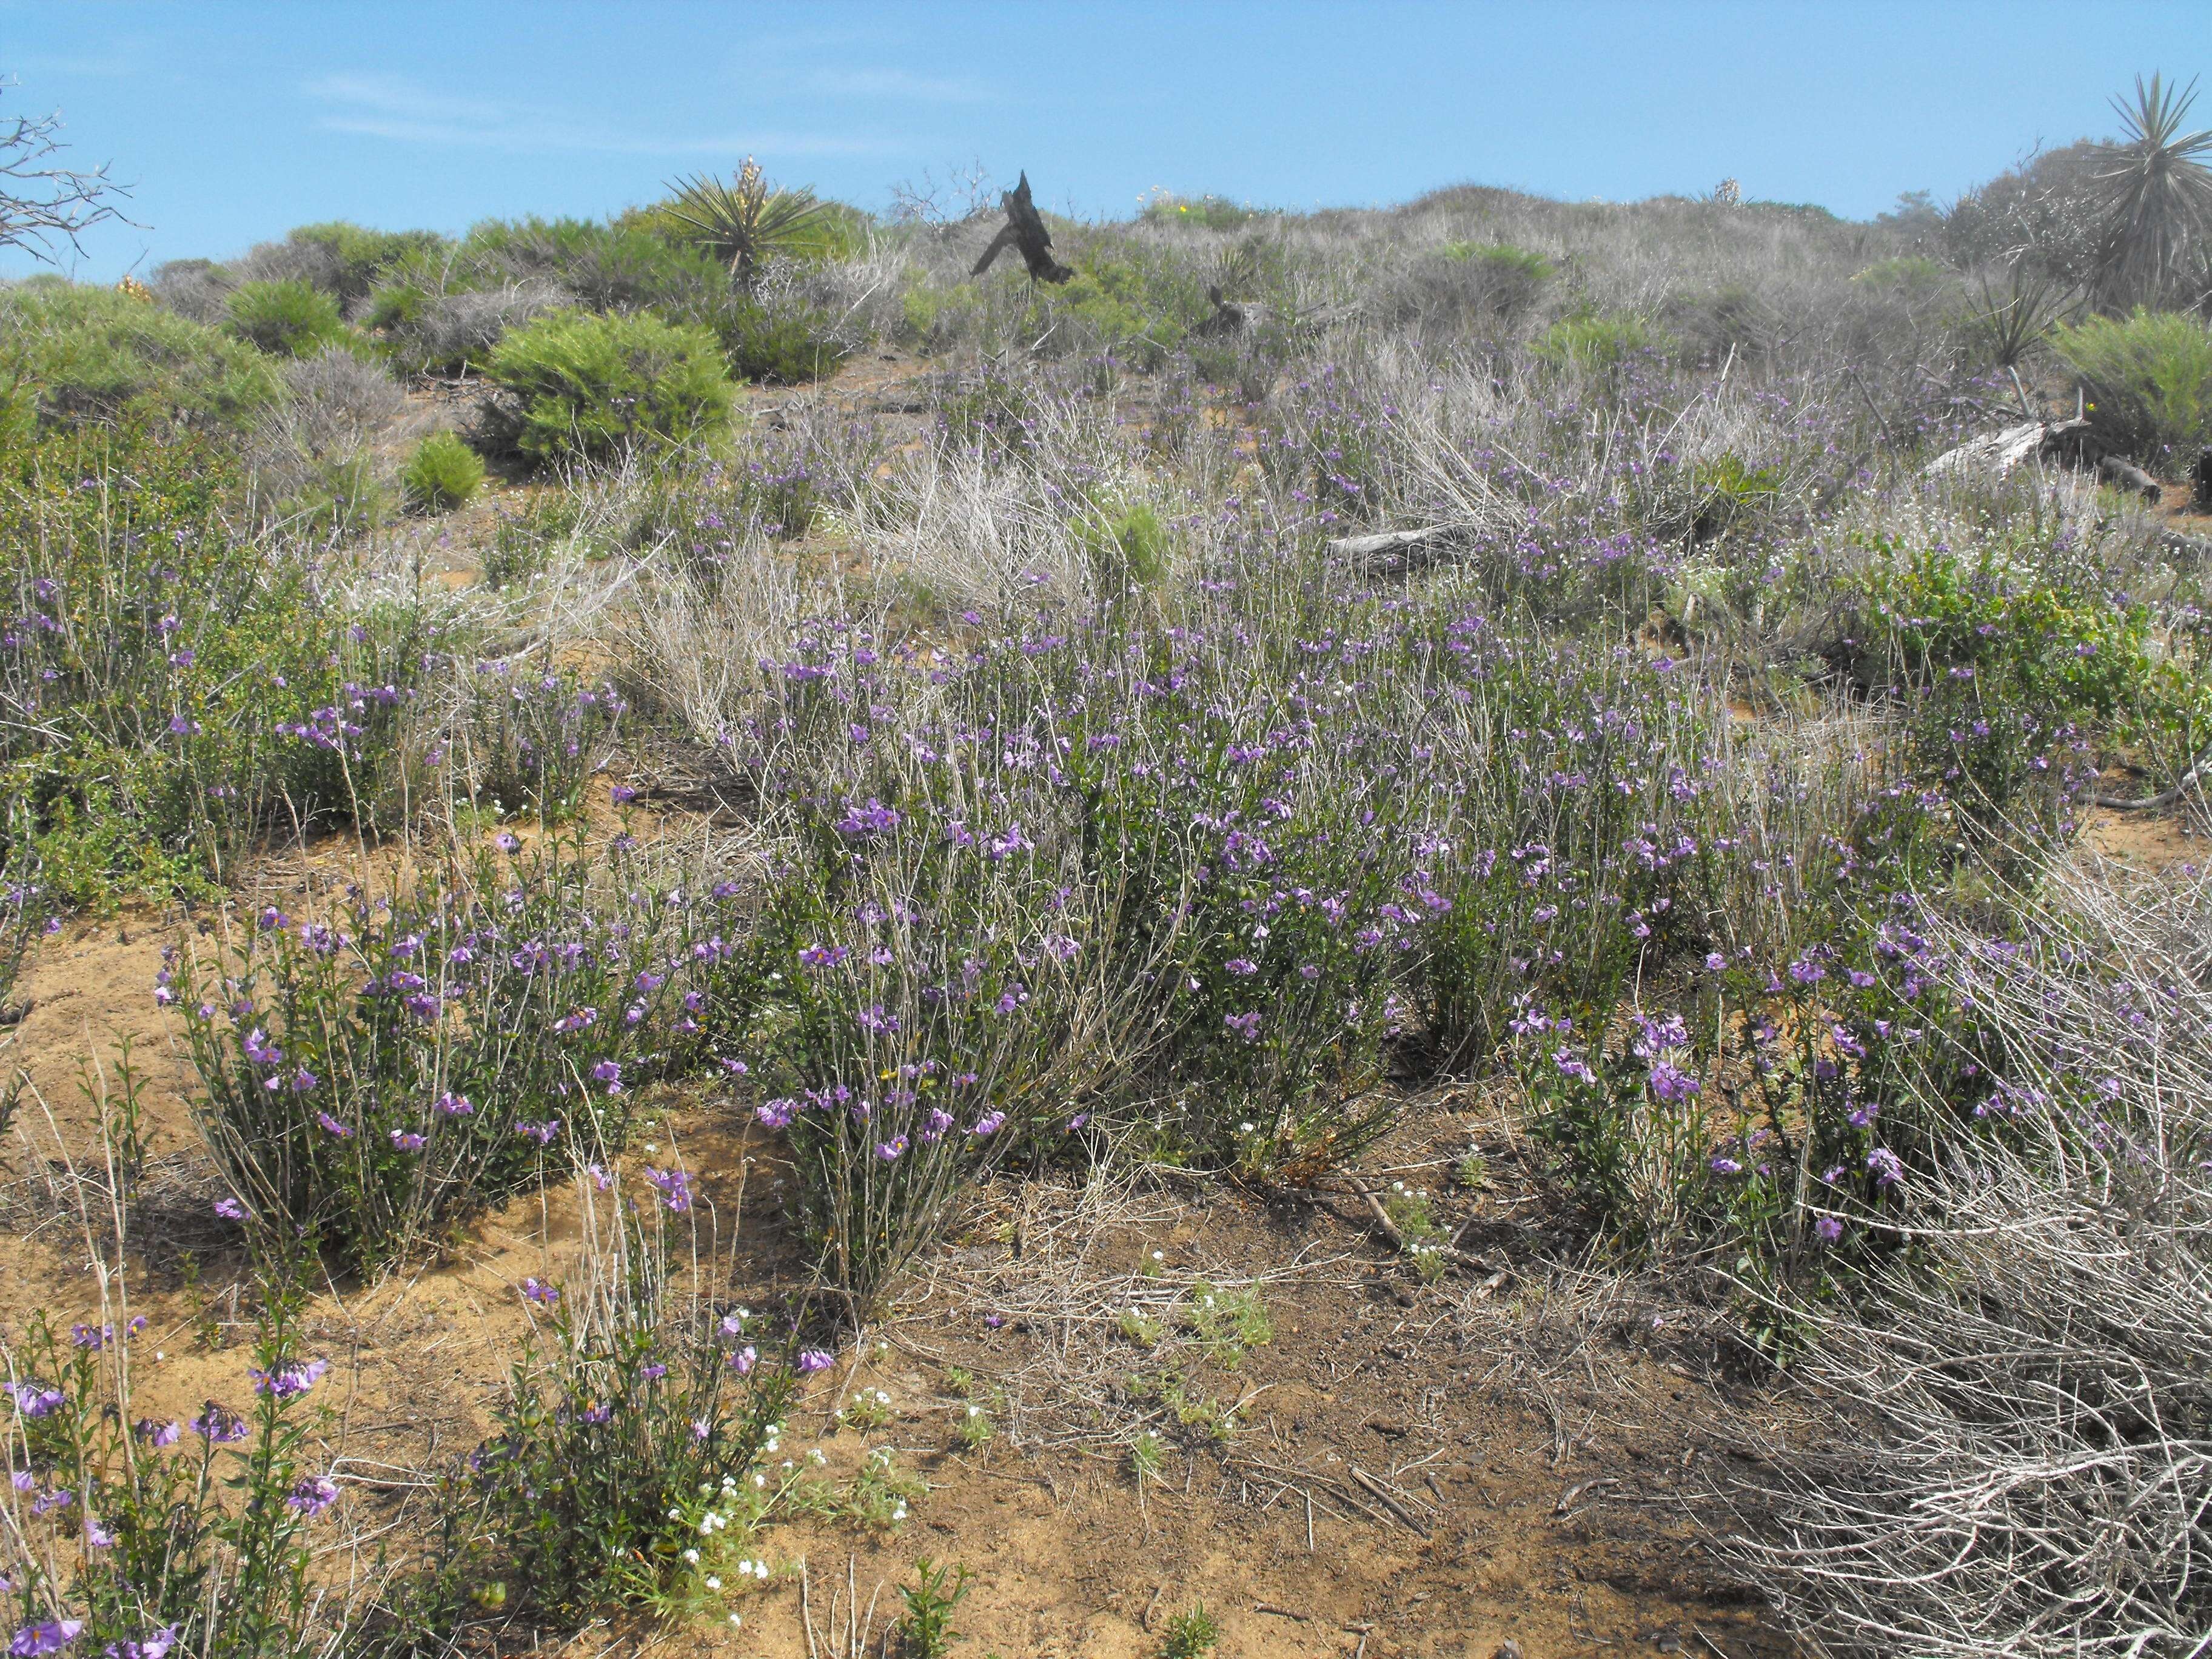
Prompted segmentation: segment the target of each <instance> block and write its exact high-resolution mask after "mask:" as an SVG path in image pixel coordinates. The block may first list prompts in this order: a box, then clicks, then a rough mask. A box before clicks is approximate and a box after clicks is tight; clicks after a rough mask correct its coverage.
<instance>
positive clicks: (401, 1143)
mask: <svg viewBox="0 0 2212 1659" xmlns="http://www.w3.org/2000/svg"><path fill="white" fill-rule="evenodd" d="M392 1146H394V1147H395V1148H397V1149H398V1151H400V1152H421V1151H422V1146H423V1141H422V1136H420V1135H418V1134H416V1133H415V1132H414V1131H413V1130H411V1129H394V1130H393V1131H392Z"/></svg>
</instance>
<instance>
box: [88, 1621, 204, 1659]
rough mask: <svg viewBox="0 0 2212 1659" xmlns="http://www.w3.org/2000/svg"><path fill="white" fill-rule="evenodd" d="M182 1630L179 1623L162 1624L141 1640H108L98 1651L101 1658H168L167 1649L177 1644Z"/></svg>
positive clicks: (182, 1627)
mask: <svg viewBox="0 0 2212 1659" xmlns="http://www.w3.org/2000/svg"><path fill="white" fill-rule="evenodd" d="M183 1630H184V1626H181V1625H164V1626H161V1629H159V1630H157V1631H155V1632H154V1633H153V1634H152V1635H151V1636H149V1637H147V1638H145V1639H144V1640H143V1641H138V1642H132V1641H117V1642H110V1643H109V1644H107V1645H106V1647H104V1648H102V1649H101V1650H100V1653H101V1655H102V1656H103V1659H169V1650H171V1649H172V1648H173V1647H175V1646H176V1645H177V1638H178V1636H179V1634H180V1633H181V1632H182V1631H183Z"/></svg>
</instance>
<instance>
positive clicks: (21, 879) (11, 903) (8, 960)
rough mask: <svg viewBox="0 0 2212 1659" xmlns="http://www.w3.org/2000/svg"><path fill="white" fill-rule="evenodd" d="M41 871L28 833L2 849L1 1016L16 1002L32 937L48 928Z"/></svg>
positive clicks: (0, 867)
mask: <svg viewBox="0 0 2212 1659" xmlns="http://www.w3.org/2000/svg"><path fill="white" fill-rule="evenodd" d="M39 875H40V860H39V858H38V854H37V853H36V852H35V850H34V849H33V848H32V847H31V846H30V844H29V841H28V838H27V837H24V838H21V839H18V840H15V841H14V842H10V843H9V845H8V846H7V847H6V848H4V849H0V1019H4V1018H7V1016H8V1014H9V1012H10V1011H11V1010H13V1009H14V1007H15V1000H14V996H13V993H14V991H15V976H16V975H18V974H19V973H21V971H22V967H23V958H24V957H25V956H26V955H27V954H28V953H29V951H30V948H31V941H32V940H33V939H35V938H36V937H37V936H38V935H39V934H40V933H43V932H45V931H46V922H47V917H48V914H49V912H48V907H47V904H46V894H45V890H44V888H43V887H42V886H41V884H40V881H39ZM56 925H57V926H58V925H59V924H58V923H57V924H56Z"/></svg>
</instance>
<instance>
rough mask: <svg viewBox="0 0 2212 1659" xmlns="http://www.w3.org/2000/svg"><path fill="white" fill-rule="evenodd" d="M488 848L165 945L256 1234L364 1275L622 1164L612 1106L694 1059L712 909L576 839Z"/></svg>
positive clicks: (204, 1115)
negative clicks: (547, 1174)
mask: <svg viewBox="0 0 2212 1659" xmlns="http://www.w3.org/2000/svg"><path fill="white" fill-rule="evenodd" d="M500 839H501V843H502V851H501V853H498V854H495V852H494V851H493V850H492V849H490V848H479V849H478V850H477V852H476V854H474V855H473V856H472V857H468V858H463V859H459V860H455V861H454V862H453V863H451V864H449V865H447V866H446V867H444V868H443V869H441V870H439V871H437V872H435V875H433V876H431V877H429V878H425V879H423V880H422V881H421V882H420V883H419V884H417V885H416V886H415V887H414V888H412V889H410V890H404V891H403V892H401V893H399V894H398V895H397V896H391V897H373V896H371V895H369V894H368V892H366V891H365V890H361V889H358V888H356V889H352V890H349V891H348V893H347V894H346V895H345V896H344V897H343V900H342V901H341V902H339V903H338V904H337V906H336V907H334V908H333V910H332V911H331V913H330V914H328V915H327V916H326V917H325V919H324V920H320V921H310V920H306V919H304V918H302V919H295V918H292V917H289V916H287V915H283V914H282V913H280V912H278V911H276V909H274V908H269V909H264V911H263V912H262V913H261V914H260V915H259V916H258V918H257V919H256V921H255V923H254V925H253V926H252V929H251V931H250V932H248V933H246V936H245V937H244V938H243V939H237V940H232V941H230V942H228V943H226V944H223V945H219V946H217V947H216V949H215V950H214V951H213V952H212V953H211V954H210V955H209V956H207V957H202V956H201V954H200V947H199V946H198V945H197V941H196V940H188V941H187V942H186V943H185V945H184V946H183V947H182V948H181V949H179V950H175V951H172V953H171V955H170V957H169V959H168V965H167V967H166V968H165V969H163V973H162V976H161V978H162V982H161V985H160V986H159V987H157V990H156V996H157V998H158V999H159V1000H161V1001H163V1002H165V1003H167V1004H172V1005H173V1006H176V1007H177V1009H178V1010H179V1012H180V1013H181V1015H182V1017H183V1020H184V1024H185V1036H186V1040H187V1042H188V1044H189V1047H190V1050H191V1057H192V1062H193V1066H194V1068H195V1070H196V1071H197V1074H198V1078H199V1081H200V1085H201V1093H200V1096H199V1097H198V1098H197V1101H196V1103H195V1110H196V1112H197V1115H198V1117H199V1120H200V1122H201V1126H202V1128H203V1130H204V1133H205V1134H206V1136H207V1139H208V1144H209V1146H210V1148H211V1149H212V1151H213V1152H214V1153H215V1155H216V1160H217V1163H218V1164H219V1166H220V1167H221V1169H222V1172H223V1175H224V1176H225V1178H226V1180H227V1181H228V1184H229V1187H230V1189H231V1194H232V1198H231V1200H228V1202H230V1203H231V1204H232V1206H233V1207H234V1209H236V1210H238V1211H239V1212H240V1219H243V1220H245V1221H246V1223H247V1224H248V1225H249V1227H251V1228H252V1230H253V1231H257V1232H273V1233H276V1234H279V1235H290V1234H293V1233H295V1232H299V1231H304V1232H305V1233H306V1234H307V1236H309V1237H313V1238H314V1239H315V1240H316V1241H318V1242H319V1243H320V1244H322V1245H323V1246H325V1247H326V1248H328V1249H331V1250H333V1251H335V1252H336V1253H337V1255H338V1256H339V1257H340V1258H341V1259H342V1260H343V1261H347V1262H348V1263H349V1264H351V1265H353V1266H355V1267H361V1268H365V1269H366V1268H374V1267H380V1266H382V1265H384V1264H386V1263H388V1262H390V1261H393V1260H395V1259H397V1258H398V1257H399V1256H401V1255H404V1254H406V1253H408V1252H410V1251H411V1250H416V1249H422V1248H424V1247H435V1246H437V1245H438V1244H440V1243H441V1242H443V1240H444V1239H445V1237H447V1233H448V1232H449V1231H450V1229H451V1228H452V1227H453V1225H455V1224H457V1223H459V1222H460V1221H462V1220H464V1219H465V1218H466V1217H467V1216H468V1215H469V1214H471V1212H473V1211H475V1210H476V1209H477V1208H478V1207H479V1206H482V1205H483V1204H486V1203H489V1202H492V1201H495V1200H498V1199H500V1198H501V1197H504V1196H505V1195H507V1194H509V1193H512V1192H514V1191H516V1190H518V1189H520V1188H522V1187H524V1186H526V1185H527V1184H529V1183H530V1182H533V1181H536V1180H538V1178H539V1177H540V1175H541V1172H542V1171H543V1170H545V1169H546V1168H548V1167H550V1168H553V1169H556V1170H565V1169H566V1167H567V1165H568V1160H569V1158H571V1157H572V1156H575V1157H581V1158H599V1157H602V1156H604V1155H605V1154H608V1153H610V1152H614V1151H617V1150H619V1149H620V1147H621V1146H622V1145H623V1141H624V1139H626V1137H627V1135H628V1133H629V1121H630V1106H631V1101H632V1098H633V1093H632V1091H635V1089H636V1088H637V1087H638V1086H639V1085H641V1084H642V1083H645V1082H647V1081H649V1080H650V1079H652V1078H653V1077H654V1076H656V1075H658V1074H659V1073H662V1072H664V1071H666V1070H668V1069H670V1068H671V1066H673V1065H674V1064H676V1063H677V1061H678V1058H679V1057H680V1055H681V1054H682V1053H683V1052H684V1051H685V1050H686V1049H687V1048H689V1046H690V1044H691V1043H692V1042H693V1039H694V1038H695V1036H696V1035H697V1033H698V1031H699V1029H700V1028H699V1025H698V1022H697V1021H696V1018H694V1011H695V1010H696V1008H697V1007H698V1006H700V1005H699V999H698V997H697V995H696V993H695V992H694V991H693V989H692V983H693V979H694V977H695V975H696V973H697V972H698V970H699V969H700V967H701V966H702V965H703V964H704V963H708V962H711V961H712V960H714V958H715V957H717V956H718V955H719V954H720V953H722V952H723V951H725V950H726V949H727V948H728V947H727V946H726V944H725V942H724V940H723V939H722V936H721V934H720V933H719V932H718V931H717V927H716V922H715V915H716V912H717V909H718V908H719V907H720V906H722V905H725V904H726V902H727V901H726V899H702V898H699V897H696V896H693V895H690V894H689V893H686V892H684V891H681V890H664V889H662V888H660V887H659V886H657V885H655V884H653V881H652V880H651V878H650V877H649V874H648V872H647V871H646V870H645V869H643V868H642V867H641V866H640V865H639V863H638V862H637V860H635V858H634V857H633V856H632V855H630V854H624V853H622V852H620V851H617V852H615V853H613V854H611V855H609V857H608V859H607V860H605V862H604V863H600V862H595V861H594V860H592V858H590V857H588V856H587V855H586V853H585V851H584V849H583V847H582V844H581V842H580V838H575V837H571V838H568V839H565V840H564V839H563V838H562V837H560V836H553V837H549V838H548V839H547V840H546V841H544V842H542V843H540V844H538V845H537V846H534V847H532V848H530V849H528V850H526V851H525V850H522V849H521V848H520V844H519V843H518V842H516V841H515V838H514V837H513V836H507V835H504V834H502V836H501V838H500Z"/></svg>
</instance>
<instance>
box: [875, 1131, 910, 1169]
mask: <svg viewBox="0 0 2212 1659" xmlns="http://www.w3.org/2000/svg"><path fill="white" fill-rule="evenodd" d="M906 1147H907V1139H906V1137H905V1136H904V1135H895V1136H893V1137H892V1138H891V1139H889V1140H879V1141H878V1142H877V1143H876V1156H877V1157H878V1158H881V1159H882V1160H883V1161H884V1163H886V1164H896V1163H897V1162H898V1160H899V1158H900V1157H901V1156H902V1154H903V1153H904V1152H905V1151H906Z"/></svg>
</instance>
